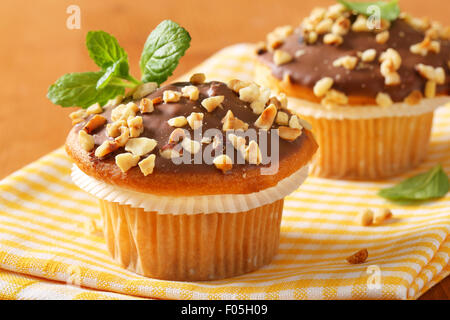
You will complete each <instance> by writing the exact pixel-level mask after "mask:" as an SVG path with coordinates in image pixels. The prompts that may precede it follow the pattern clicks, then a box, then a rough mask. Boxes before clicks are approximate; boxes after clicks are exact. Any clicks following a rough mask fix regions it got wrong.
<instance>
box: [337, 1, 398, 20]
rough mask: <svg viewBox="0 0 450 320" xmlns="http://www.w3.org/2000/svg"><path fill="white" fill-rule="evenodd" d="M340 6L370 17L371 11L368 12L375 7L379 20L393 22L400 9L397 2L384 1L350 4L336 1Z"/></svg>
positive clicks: (349, 2)
mask: <svg viewBox="0 0 450 320" xmlns="http://www.w3.org/2000/svg"><path fill="white" fill-rule="evenodd" d="M337 1H338V2H339V3H341V4H342V5H344V6H346V7H347V8H348V9H350V10H353V11H355V12H357V13H360V14H363V15H366V16H370V15H371V14H373V11H371V10H369V9H370V6H377V7H378V8H379V9H380V18H382V19H385V20H388V21H394V20H396V19H397V18H398V16H399V15H400V7H399V5H398V0H391V1H389V2H386V1H373V2H351V1H345V0H337Z"/></svg>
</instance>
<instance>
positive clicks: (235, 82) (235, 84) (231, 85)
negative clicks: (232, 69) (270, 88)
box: [228, 79, 252, 93]
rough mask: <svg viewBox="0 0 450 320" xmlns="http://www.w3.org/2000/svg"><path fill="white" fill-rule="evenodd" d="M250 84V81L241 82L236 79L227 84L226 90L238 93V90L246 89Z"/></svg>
mask: <svg viewBox="0 0 450 320" xmlns="http://www.w3.org/2000/svg"><path fill="white" fill-rule="evenodd" d="M251 84H252V82H250V81H241V80H238V79H233V80H230V81H229V82H228V88H230V89H231V90H233V91H234V92H237V93H238V92H239V90H241V89H242V88H245V87H248V86H249V85H251Z"/></svg>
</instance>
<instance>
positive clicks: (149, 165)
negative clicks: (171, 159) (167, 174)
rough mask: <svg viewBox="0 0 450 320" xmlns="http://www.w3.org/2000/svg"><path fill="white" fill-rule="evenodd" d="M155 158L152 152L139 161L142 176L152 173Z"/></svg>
mask: <svg viewBox="0 0 450 320" xmlns="http://www.w3.org/2000/svg"><path fill="white" fill-rule="evenodd" d="M155 159H156V156H155V155H154V154H151V155H149V156H148V157H147V158H145V159H144V160H142V161H140V162H139V168H140V169H141V172H142V174H143V175H144V176H148V175H149V174H152V173H153V169H154V168H155Z"/></svg>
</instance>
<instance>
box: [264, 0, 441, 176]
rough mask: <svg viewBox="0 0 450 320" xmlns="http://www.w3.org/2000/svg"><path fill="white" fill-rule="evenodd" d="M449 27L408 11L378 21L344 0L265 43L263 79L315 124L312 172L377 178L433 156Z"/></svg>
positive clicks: (318, 10)
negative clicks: (429, 152)
mask: <svg viewBox="0 0 450 320" xmlns="http://www.w3.org/2000/svg"><path fill="white" fill-rule="evenodd" d="M449 39H450V31H449V28H443V27H442V26H441V25H440V24H439V23H436V22H431V21H429V20H428V19H418V18H413V17H411V16H409V15H408V14H405V13H401V14H400V15H399V16H398V17H397V19H394V20H393V21H387V20H383V19H381V20H380V21H379V23H378V24H373V22H371V21H369V20H368V18H367V17H366V16H365V15H361V14H357V13H356V12H354V11H351V10H349V9H347V8H346V7H344V6H343V5H341V4H336V5H333V6H331V7H329V8H317V9H315V10H313V12H312V13H311V15H310V16H309V17H307V18H305V19H304V21H303V22H302V24H301V26H300V27H299V28H297V29H294V28H293V27H290V26H284V27H279V28H277V29H276V30H275V31H273V32H272V33H270V34H269V35H268V37H267V43H265V44H263V45H260V46H259V48H258V66H257V68H256V81H257V82H258V83H260V84H262V85H264V86H267V87H269V88H271V89H273V90H277V91H281V92H285V93H286V94H287V95H288V97H289V100H290V107H291V108H292V110H293V111H295V112H298V113H299V114H302V116H303V117H304V118H305V119H307V120H308V121H309V122H311V123H312V125H313V131H314V133H315V134H316V137H317V140H318V143H319V146H320V149H319V151H318V154H317V157H316V158H315V161H314V164H313V168H312V173H313V174H315V175H317V176H321V177H328V178H350V179H377V178H384V177H389V176H392V175H396V174H399V173H402V172H404V171H406V170H408V169H410V168H412V167H414V166H416V165H417V164H419V163H420V162H421V161H422V160H423V159H424V158H425V156H426V155H427V149H428V144H429V139H430V132H431V127H432V120H433V113H434V110H435V109H436V108H437V107H439V106H441V105H443V104H445V103H446V102H448V101H449V98H448V94H449V88H450V86H449V83H450V82H449V81H450V80H449V78H448V77H447V74H448V73H449V59H450V41H449Z"/></svg>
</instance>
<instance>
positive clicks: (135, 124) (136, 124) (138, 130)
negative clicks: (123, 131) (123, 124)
mask: <svg viewBox="0 0 450 320" xmlns="http://www.w3.org/2000/svg"><path fill="white" fill-rule="evenodd" d="M127 124H128V128H130V137H131V138H137V137H139V136H140V135H141V134H142V133H143V132H144V120H143V119H142V117H139V116H137V117H134V118H129V119H128V121H127Z"/></svg>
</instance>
